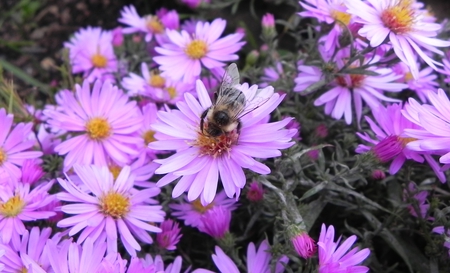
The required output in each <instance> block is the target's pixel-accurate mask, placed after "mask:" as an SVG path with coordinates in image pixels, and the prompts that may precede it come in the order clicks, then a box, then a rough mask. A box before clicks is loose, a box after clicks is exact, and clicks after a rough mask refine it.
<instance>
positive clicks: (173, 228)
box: [156, 219, 182, 250]
mask: <svg viewBox="0 0 450 273" xmlns="http://www.w3.org/2000/svg"><path fill="white" fill-rule="evenodd" d="M159 227H160V228H161V233H158V234H156V242H157V243H158V246H159V247H161V248H165V249H167V250H175V249H176V248H177V247H176V245H177V244H178V242H179V241H180V239H181V236H182V235H181V234H180V232H181V228H180V227H179V225H178V223H177V222H175V221H173V220H171V219H167V220H164V222H162V223H161V225H160V226H159Z"/></svg>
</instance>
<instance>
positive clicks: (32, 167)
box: [20, 159, 45, 185]
mask: <svg viewBox="0 0 450 273" xmlns="http://www.w3.org/2000/svg"><path fill="white" fill-rule="evenodd" d="M41 164H42V160H37V159H26V160H25V161H24V162H23V165H22V177H21V178H20V181H21V182H22V183H26V184H30V185H31V184H34V183H36V182H38V181H39V179H41V178H42V177H43V176H44V175H45V173H44V170H43V169H42V167H41Z"/></svg>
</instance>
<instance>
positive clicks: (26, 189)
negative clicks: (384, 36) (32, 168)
mask: <svg viewBox="0 0 450 273" xmlns="http://www.w3.org/2000/svg"><path fill="white" fill-rule="evenodd" d="M52 185H53V183H51V182H48V183H43V184H41V185H39V186H37V187H36V188H34V189H33V190H30V184H22V183H15V185H6V186H0V230H1V231H2V232H0V238H1V242H2V243H3V244H8V243H9V242H11V241H12V243H13V244H14V246H17V245H19V242H20V239H19V235H23V234H24V233H25V232H26V229H25V225H24V223H23V222H29V221H36V220H39V219H47V218H49V217H51V216H53V215H55V212H53V211H43V210H41V211H39V209H41V208H42V207H44V206H46V205H47V204H49V203H50V202H51V201H52V200H53V199H54V196H52V195H49V194H48V191H49V190H50V188H51V187H52ZM16 248H17V247H16Z"/></svg>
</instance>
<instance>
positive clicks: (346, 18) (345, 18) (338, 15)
mask: <svg viewBox="0 0 450 273" xmlns="http://www.w3.org/2000/svg"><path fill="white" fill-rule="evenodd" d="M331 17H333V18H334V20H336V21H339V22H341V23H343V24H345V25H348V24H349V23H350V19H352V16H351V15H350V14H348V13H346V12H342V11H340V10H333V11H332V12H331Z"/></svg>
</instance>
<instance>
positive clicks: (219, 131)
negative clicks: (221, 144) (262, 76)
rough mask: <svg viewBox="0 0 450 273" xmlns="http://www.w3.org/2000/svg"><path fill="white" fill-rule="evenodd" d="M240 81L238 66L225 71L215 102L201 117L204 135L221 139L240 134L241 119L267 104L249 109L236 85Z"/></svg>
mask: <svg viewBox="0 0 450 273" xmlns="http://www.w3.org/2000/svg"><path fill="white" fill-rule="evenodd" d="M239 79H240V78H239V71H238V69H237V66H236V64H235V63H232V64H230V65H229V66H228V67H227V69H226V71H225V74H224V76H223V79H222V82H221V83H220V86H219V89H218V91H217V92H216V93H215V102H214V103H213V105H212V106H211V107H209V108H207V109H206V110H205V111H204V112H203V113H202V115H201V118H200V131H201V132H202V133H203V134H205V133H206V135H208V136H211V137H219V136H221V135H223V134H228V133H230V132H232V131H233V130H237V132H238V133H239V130H240V129H241V121H240V118H241V117H242V116H244V115H246V114H248V113H250V112H251V111H253V110H255V109H256V108H258V107H259V106H261V105H262V103H264V102H265V101H263V102H262V103H259V104H257V105H256V106H255V107H248V106H249V104H248V103H247V100H246V97H245V95H244V93H243V92H242V91H241V90H239V89H237V88H236V85H237V84H239ZM266 101H267V100H266ZM205 118H206V126H205Z"/></svg>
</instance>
